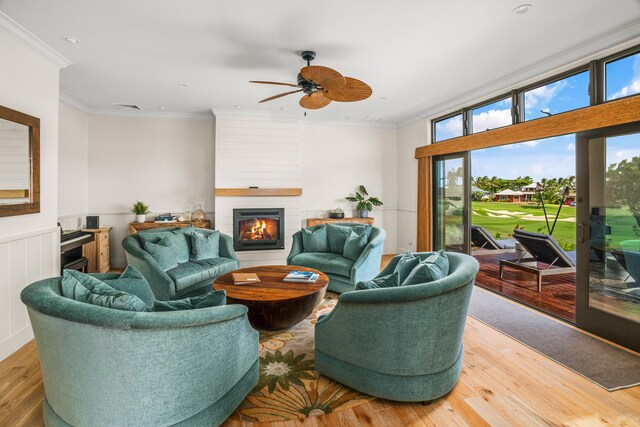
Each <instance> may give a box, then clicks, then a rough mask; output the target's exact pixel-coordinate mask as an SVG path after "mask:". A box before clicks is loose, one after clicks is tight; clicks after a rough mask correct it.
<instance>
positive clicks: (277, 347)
mask: <svg viewBox="0 0 640 427" xmlns="http://www.w3.org/2000/svg"><path fill="white" fill-rule="evenodd" d="M337 297H338V295H337V294H333V293H327V296H326V297H325V299H324V300H323V301H322V303H320V305H318V307H317V308H316V310H315V311H314V312H313V313H312V314H311V315H310V316H309V317H307V318H306V319H305V320H303V321H302V322H301V323H299V324H297V325H296V326H294V327H293V328H291V329H287V330H284V331H276V332H261V333H260V348H259V350H260V378H259V380H258V384H257V385H256V386H255V388H254V389H253V391H252V392H251V394H249V396H247V398H246V399H245V400H244V401H243V402H242V404H240V406H239V407H238V409H236V411H235V412H234V413H233V414H232V415H231V419H235V420H241V421H271V422H273V421H286V420H295V419H301V418H307V417H312V416H317V415H324V414H329V413H332V412H336V411H340V410H344V409H348V408H353V407H354V406H357V405H360V404H361V403H364V402H367V401H371V400H373V399H375V398H374V397H372V396H368V395H365V394H362V393H359V392H357V391H354V390H352V389H350V388H348V387H346V386H344V385H342V384H340V383H337V382H335V381H333V380H331V379H329V378H327V377H325V376H324V375H320V374H319V373H318V372H317V371H316V370H315V369H314V361H315V359H314V351H313V349H314V325H315V324H316V321H317V318H318V316H319V315H321V314H324V313H328V312H330V311H331V309H332V308H333V307H334V306H335V305H336V302H337Z"/></svg>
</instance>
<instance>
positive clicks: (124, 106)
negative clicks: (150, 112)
mask: <svg viewBox="0 0 640 427" xmlns="http://www.w3.org/2000/svg"><path fill="white" fill-rule="evenodd" d="M113 105H114V106H116V107H118V108H119V109H120V110H136V111H142V108H140V106H139V105H136V104H118V103H114V104H113Z"/></svg>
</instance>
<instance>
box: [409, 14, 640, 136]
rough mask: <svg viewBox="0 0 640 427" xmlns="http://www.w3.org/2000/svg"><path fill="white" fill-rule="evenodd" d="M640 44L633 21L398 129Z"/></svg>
mask: <svg viewBox="0 0 640 427" xmlns="http://www.w3.org/2000/svg"><path fill="white" fill-rule="evenodd" d="M638 44H640V21H638V20H636V21H632V22H630V23H629V24H627V25H623V26H620V27H618V28H616V29H615V30H613V31H610V32H608V33H605V34H603V35H601V36H598V37H593V38H591V39H590V40H587V41H585V42H583V43H580V44H578V45H576V46H574V47H572V48H570V49H566V50H564V51H562V52H560V53H557V54H555V55H553V56H550V57H548V58H546V59H545V60H544V61H540V62H537V63H536V64H533V65H531V66H529V67H524V68H521V69H519V70H517V71H514V72H513V73H510V74H507V75H506V76H502V77H500V78H497V79H494V80H492V81H490V82H488V83H486V84H484V85H482V86H481V87H477V88H475V89H472V90H470V91H467V92H464V93H461V94H459V95H457V96H456V97H455V99H453V100H451V99H448V100H446V101H443V102H440V103H438V104H435V105H434V106H432V107H429V108H426V109H424V110H422V111H421V112H420V113H416V114H412V115H410V116H409V117H407V118H405V119H404V120H400V121H398V127H404V126H407V125H409V124H412V123H414V122H416V121H419V120H421V119H429V120H431V119H433V118H436V117H440V116H442V115H443V114H446V113H448V112H453V111H456V110H459V109H461V108H462V107H464V106H468V105H473V104H477V103H478V102H482V101H483V100H486V99H490V98H493V97H495V96H499V95H501V94H504V93H506V92H508V91H510V90H513V89H516V88H519V87H523V86H527V85H529V84H531V83H535V82H536V81H540V80H544V79H545V78H547V77H552V76H554V75H556V74H560V73H562V72H564V71H569V70H571V69H574V68H576V67H578V66H580V65H584V64H587V63H588V62H589V61H592V60H594V59H599V58H603V57H606V56H609V55H612V54H614V53H616V52H620V51H623V50H625V49H628V48H630V47H633V46H636V45H638Z"/></svg>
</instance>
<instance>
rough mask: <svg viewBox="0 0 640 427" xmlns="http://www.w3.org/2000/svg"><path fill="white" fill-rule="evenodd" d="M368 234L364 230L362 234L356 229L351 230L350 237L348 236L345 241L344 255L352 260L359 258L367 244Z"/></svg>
mask: <svg viewBox="0 0 640 427" xmlns="http://www.w3.org/2000/svg"><path fill="white" fill-rule="evenodd" d="M367 240H368V238H367V234H366V233H365V232H364V230H363V231H362V234H358V233H356V231H355V230H351V233H350V234H349V237H347V240H346V242H345V243H344V249H343V251H342V256H343V257H345V258H349V259H351V260H354V261H355V260H357V259H358V258H360V255H362V251H364V248H365V247H366V246H367Z"/></svg>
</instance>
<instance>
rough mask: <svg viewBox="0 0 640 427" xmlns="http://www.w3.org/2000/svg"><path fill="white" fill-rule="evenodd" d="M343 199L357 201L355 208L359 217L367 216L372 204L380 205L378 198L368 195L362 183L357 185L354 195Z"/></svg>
mask: <svg viewBox="0 0 640 427" xmlns="http://www.w3.org/2000/svg"><path fill="white" fill-rule="evenodd" d="M345 199H347V200H348V201H350V202H355V203H357V205H356V210H357V211H358V212H359V213H360V218H367V217H368V216H369V212H370V211H372V210H373V207H374V206H382V202H381V201H380V199H378V198H377V197H369V193H368V192H367V189H366V188H365V187H364V185H360V186H358V191H356V195H355V196H347V197H345Z"/></svg>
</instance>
